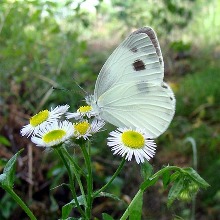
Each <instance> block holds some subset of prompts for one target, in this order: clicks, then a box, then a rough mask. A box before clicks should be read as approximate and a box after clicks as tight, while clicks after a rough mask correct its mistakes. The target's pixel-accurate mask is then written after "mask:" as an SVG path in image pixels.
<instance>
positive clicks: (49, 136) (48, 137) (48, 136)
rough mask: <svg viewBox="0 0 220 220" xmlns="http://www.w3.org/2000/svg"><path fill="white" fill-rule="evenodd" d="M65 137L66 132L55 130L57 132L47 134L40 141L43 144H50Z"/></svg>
mask: <svg viewBox="0 0 220 220" xmlns="http://www.w3.org/2000/svg"><path fill="white" fill-rule="evenodd" d="M65 135H66V131H64V130H61V129H57V130H53V131H50V132H48V133H47V134H45V135H44V136H43V138H42V139H43V141H44V142H45V143H50V142H52V141H58V140H60V139H62V138H63V137H64V136H65Z"/></svg>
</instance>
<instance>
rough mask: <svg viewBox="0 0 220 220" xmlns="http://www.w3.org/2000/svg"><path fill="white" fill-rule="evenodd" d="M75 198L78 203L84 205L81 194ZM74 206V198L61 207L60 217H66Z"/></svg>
mask: <svg viewBox="0 0 220 220" xmlns="http://www.w3.org/2000/svg"><path fill="white" fill-rule="evenodd" d="M77 200H78V203H79V205H85V203H84V200H83V196H79V197H77ZM75 207H76V203H75V200H74V199H73V200H72V201H71V202H69V203H67V204H66V205H64V206H63V207H62V219H66V218H68V216H69V215H70V212H71V211H72V209H73V208H75Z"/></svg>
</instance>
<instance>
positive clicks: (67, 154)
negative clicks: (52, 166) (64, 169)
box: [63, 148, 86, 204]
mask: <svg viewBox="0 0 220 220" xmlns="http://www.w3.org/2000/svg"><path fill="white" fill-rule="evenodd" d="M63 152H64V154H65V156H66V157H67V158H68V159H69V161H70V163H71V165H72V168H73V173H74V174H75V176H76V180H77V182H78V184H79V188H80V191H81V194H82V196H83V200H84V204H86V196H85V192H84V188H83V185H82V181H81V179H80V176H79V174H82V172H83V171H82V170H81V168H80V167H79V166H78V165H77V164H76V162H75V161H74V160H73V158H72V157H71V156H70V154H69V152H68V151H67V150H66V149H65V148H64V150H63ZM84 175H85V174H84Z"/></svg>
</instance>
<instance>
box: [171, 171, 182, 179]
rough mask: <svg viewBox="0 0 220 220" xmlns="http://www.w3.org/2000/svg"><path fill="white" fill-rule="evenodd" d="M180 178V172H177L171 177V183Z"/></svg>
mask: <svg viewBox="0 0 220 220" xmlns="http://www.w3.org/2000/svg"><path fill="white" fill-rule="evenodd" d="M179 176H180V172H179V171H176V172H175V173H173V174H172V175H171V176H170V182H174V181H175V180H176V179H177V178H178V177H179Z"/></svg>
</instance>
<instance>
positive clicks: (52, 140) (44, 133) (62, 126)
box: [31, 121, 74, 147]
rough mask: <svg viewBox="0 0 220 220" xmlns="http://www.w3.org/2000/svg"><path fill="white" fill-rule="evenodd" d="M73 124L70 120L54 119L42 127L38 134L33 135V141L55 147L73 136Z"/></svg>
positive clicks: (43, 145)
mask: <svg viewBox="0 0 220 220" xmlns="http://www.w3.org/2000/svg"><path fill="white" fill-rule="evenodd" d="M73 133H74V129H73V125H72V123H71V122H69V121H62V122H58V121H54V122H53V123H52V124H48V125H47V126H45V127H42V128H41V129H40V130H39V131H38V133H37V134H36V136H32V137H31V141H32V142H33V143H35V144H36V145H37V146H39V147H54V146H57V145H59V144H61V143H63V142H65V141H66V140H68V139H69V138H71V137H72V136H73Z"/></svg>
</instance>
